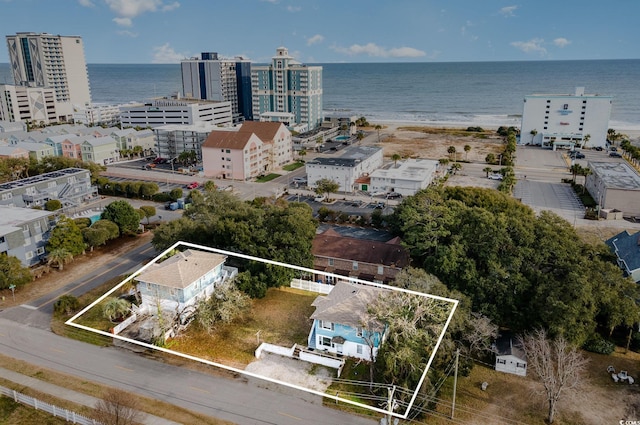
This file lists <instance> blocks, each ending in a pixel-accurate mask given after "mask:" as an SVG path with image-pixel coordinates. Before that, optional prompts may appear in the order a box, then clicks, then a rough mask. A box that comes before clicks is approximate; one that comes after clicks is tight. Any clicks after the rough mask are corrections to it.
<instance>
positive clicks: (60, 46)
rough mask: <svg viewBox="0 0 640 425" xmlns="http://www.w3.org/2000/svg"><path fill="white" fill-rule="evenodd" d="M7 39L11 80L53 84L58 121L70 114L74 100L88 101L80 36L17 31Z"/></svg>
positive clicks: (28, 84)
mask: <svg viewBox="0 0 640 425" xmlns="http://www.w3.org/2000/svg"><path fill="white" fill-rule="evenodd" d="M6 39H7V47H8V49H9V62H10V64H11V72H12V74H13V81H14V84H15V85H16V86H26V87H45V88H52V89H53V90H54V91H55V94H56V102H57V114H58V121H59V122H65V121H68V120H71V119H72V118H73V105H74V104H75V105H88V104H90V103H91V90H90V88H89V74H88V72H87V64H86V61H85V57H84V45H83V43H82V38H81V37H78V36H61V35H53V34H47V33H33V32H20V33H17V34H16V35H8V36H7V37H6Z"/></svg>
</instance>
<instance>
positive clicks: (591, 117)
mask: <svg viewBox="0 0 640 425" xmlns="http://www.w3.org/2000/svg"><path fill="white" fill-rule="evenodd" d="M612 102H613V97H612V96H602V95H599V94H585V93H584V87H577V88H576V91H575V94H532V95H528V96H525V98H524V110H523V113H522V125H521V131H520V143H521V144H532V145H540V146H546V147H553V149H555V148H556V147H560V146H564V147H571V146H574V145H575V146H580V147H588V148H593V147H596V146H601V147H605V146H606V143H607V130H608V129H609V118H610V116H611V104H612ZM587 135H588V136H589V138H588V141H586V140H585V136H587Z"/></svg>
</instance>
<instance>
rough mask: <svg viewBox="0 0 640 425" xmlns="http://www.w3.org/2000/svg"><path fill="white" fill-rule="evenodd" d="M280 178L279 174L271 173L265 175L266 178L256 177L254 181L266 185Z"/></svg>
mask: <svg viewBox="0 0 640 425" xmlns="http://www.w3.org/2000/svg"><path fill="white" fill-rule="evenodd" d="M280 176H281V174H276V173H271V174H267V175H266V176H262V177H258V178H257V179H256V181H257V182H258V183H266V182H269V181H271V180H273V179H275V178H277V177H280Z"/></svg>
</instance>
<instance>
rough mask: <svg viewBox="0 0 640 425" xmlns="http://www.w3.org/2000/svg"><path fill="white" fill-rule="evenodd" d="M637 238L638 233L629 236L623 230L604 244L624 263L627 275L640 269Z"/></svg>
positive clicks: (639, 251)
mask: <svg viewBox="0 0 640 425" xmlns="http://www.w3.org/2000/svg"><path fill="white" fill-rule="evenodd" d="M639 238H640V232H636V233H634V234H631V233H629V231H628V230H625V231H624V232H621V233H618V234H617V235H615V236H614V237H612V238H611V239H608V240H607V241H606V242H605V243H606V244H607V245H609V247H610V248H611V249H612V250H613V252H614V253H615V254H616V255H617V256H618V259H619V260H621V261H624V263H625V265H626V266H627V270H626V271H627V272H629V273H632V272H633V271H634V270H637V269H640V245H638V242H639V241H640V239H639Z"/></svg>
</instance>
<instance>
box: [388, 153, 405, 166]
mask: <svg viewBox="0 0 640 425" xmlns="http://www.w3.org/2000/svg"><path fill="white" fill-rule="evenodd" d="M401 159H402V157H401V156H400V154H397V153H394V154H393V155H391V160H392V161H393V166H394V167H397V166H398V161H400V160H401Z"/></svg>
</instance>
